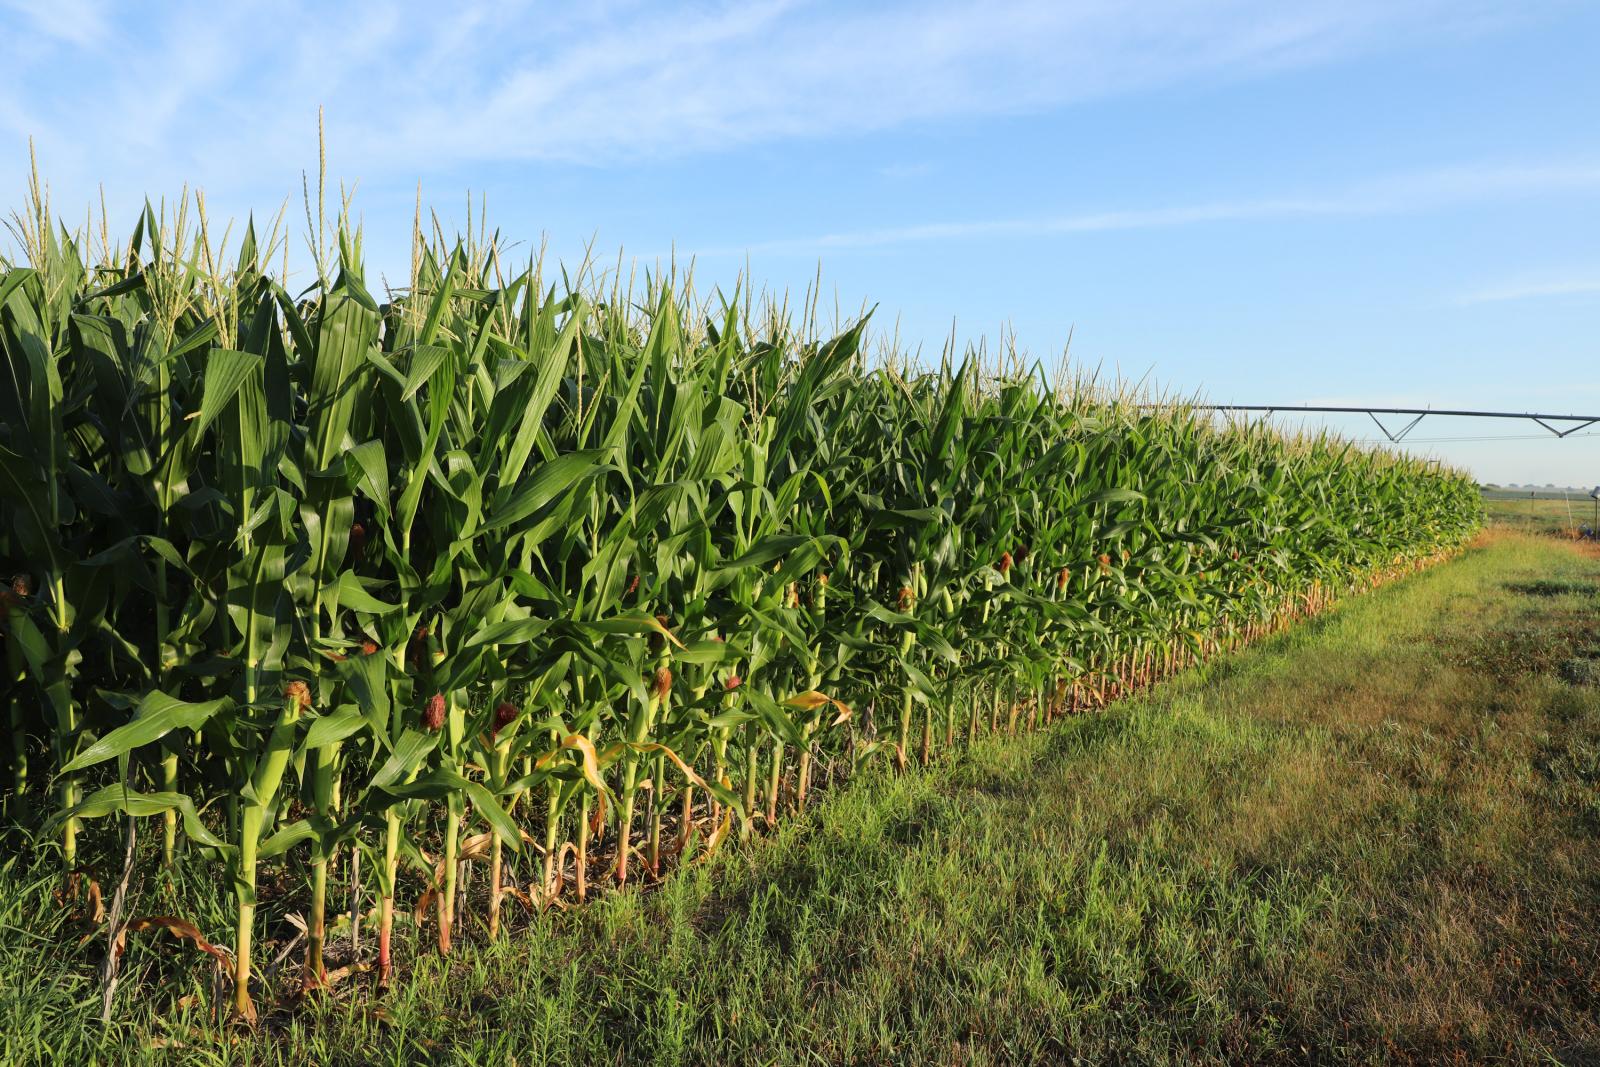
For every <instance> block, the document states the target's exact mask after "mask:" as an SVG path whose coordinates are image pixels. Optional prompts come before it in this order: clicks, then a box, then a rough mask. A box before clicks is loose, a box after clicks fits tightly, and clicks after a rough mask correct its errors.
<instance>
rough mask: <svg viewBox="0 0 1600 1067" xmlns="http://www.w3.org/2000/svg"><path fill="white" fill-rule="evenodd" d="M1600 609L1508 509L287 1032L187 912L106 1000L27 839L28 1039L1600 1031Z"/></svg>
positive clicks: (1482, 1056)
mask: <svg viewBox="0 0 1600 1067" xmlns="http://www.w3.org/2000/svg"><path fill="white" fill-rule="evenodd" d="M1597 613H1600V557H1597V556H1596V555H1595V554H1593V553H1592V552H1586V551H1585V550H1584V549H1583V548H1582V547H1580V546H1576V545H1572V544H1566V543H1561V542H1558V541H1554V540H1550V539H1544V538H1533V537H1527V536H1523V535H1520V534H1517V533H1515V532H1508V531H1505V530H1500V531H1496V532H1494V533H1492V534H1490V535H1488V536H1487V537H1486V538H1485V539H1483V540H1482V541H1481V542H1480V543H1479V544H1477V545H1476V546H1475V547H1473V548H1472V549H1470V550H1469V551H1468V552H1467V553H1466V555H1465V556H1464V557H1463V558H1461V559H1460V560H1458V561H1455V562H1452V563H1449V564H1446V565H1444V566H1441V567H1438V568H1435V569H1434V570H1432V571H1430V572H1428V573H1426V574H1423V575H1421V576H1418V577H1416V578H1413V579H1410V580H1408V581H1406V582H1403V583H1400V584H1398V585H1395V586H1391V587H1389V588H1387V589H1384V590H1382V591H1380V592H1379V593H1377V594H1375V595H1373V596H1370V597H1367V598H1364V599H1362V600H1359V601H1355V602H1352V603H1350V604H1348V605H1346V606H1345V607H1344V608H1342V609H1340V610H1338V611H1336V612H1334V613H1332V614H1331V615H1329V616H1326V617H1324V618H1323V619H1321V620H1319V621H1317V622H1316V623H1313V624H1311V625H1308V626H1305V627H1302V628H1301V629H1300V630H1298V631H1296V632H1295V633H1293V634H1290V635H1287V636H1285V637H1282V638H1279V639H1276V640H1273V641H1270V642H1268V643H1266V644H1264V645H1263V646H1261V647H1258V648H1257V649H1254V650H1251V651H1248V652H1245V653H1242V654H1239V655H1237V656H1234V657H1231V658H1229V659H1227V660H1225V661H1222V662H1220V663H1218V664H1216V665H1214V666H1213V667H1211V668H1209V669H1208V670H1207V671H1204V672H1195V673H1192V674H1190V675H1188V676H1186V677H1184V678H1182V679H1180V680H1178V681H1177V682H1175V683H1172V684H1169V685H1166V686H1163V687H1162V688H1160V689H1159V690H1157V691H1155V692H1153V693H1150V694H1147V695H1146V696H1144V697H1141V698H1139V699H1135V700H1132V701H1128V702H1126V703H1124V704H1122V705H1119V706H1117V707H1115V708H1114V709H1113V710H1111V711H1110V712H1108V713H1105V714H1101V715H1098V716H1093V717H1083V718H1078V719H1074V720H1071V721H1068V722H1066V723H1063V724H1060V725H1058V726H1056V727H1054V728H1052V729H1050V730H1048V731H1046V732H1044V733H1042V734H1040V735H1036V736H1033V737H1030V738H1026V739H1021V740H1018V741H1014V742H1009V743H1006V742H983V743H980V745H979V746H978V747H977V748H976V749H975V750H973V752H971V753H970V754H969V755H968V756H966V757H965V758H963V759H962V760H960V761H958V762H954V763H946V764H943V765H940V766H937V767H935V768H934V769H932V770H931V771H928V772H925V773H914V774H911V775H907V776H903V777H894V776H891V775H888V774H881V775H864V776H862V777H860V778H858V779H857V780H856V781H854V782H853V783H852V784H851V785H850V787H849V788H848V789H842V790H839V791H837V792H835V793H834V794H833V795H831V796H829V797H828V798H827V800H826V801H825V802H824V803H823V804H821V805H820V806H819V807H818V808H817V809H816V810H815V811H814V812H813V813H812V814H811V815H809V816H808V817H806V818H805V819H801V820H795V821H792V822H791V823H789V824H787V825H785V826H783V827H782V828H781V829H780V830H779V831H778V832H777V833H775V834H774V835H773V836H772V837H770V838H768V839H766V840H764V841H761V842H759V843H757V844H756V845H755V846H753V847H751V848H749V849H745V850H734V851H730V852H728V853H725V854H724V855H723V856H722V857H721V858H719V859H718V860H717V861H715V862H714V863H713V864H711V865H710V866H707V867H697V868H692V869H689V870H687V871H683V872H680V873H678V874H676V875H674V876H672V877H671V878H670V879H668V881H667V882H666V883H665V884H664V885H663V886H662V887H661V888H659V889H658V890H655V891H650V892H642V893H641V892H637V891H629V892H627V893H623V894H617V895H613V896H610V897H607V898H605V899H603V900H601V901H599V902H597V903H594V904H591V905H590V906H588V907H585V908H582V909H576V910H572V911H568V912H563V913H557V914H552V915H550V916H547V917H544V918H542V919H536V920H534V921H533V922H532V924H531V925H529V926H528V927H527V928H525V929H519V930H517V931H515V932H514V934H513V936H512V937H510V938H509V939H508V940H505V941H502V942H501V943H499V944H497V945H494V946H471V945H469V946H467V951H464V952H462V953H461V954H460V955H459V956H458V957H457V958H455V959H452V960H450V961H448V962H445V961H442V960H439V959H437V958H435V957H431V956H426V955H424V956H422V957H421V958H419V959H418V961H417V962H416V964H415V965H414V966H412V967H406V968H402V969H401V973H402V974H405V975H407V976H408V977H407V978H406V979H405V982H404V984H403V985H402V986H400V987H399V988H396V989H395V990H393V991H391V992H390V993H389V994H388V995H386V996H384V997H373V996H371V995H369V994H368V993H366V992H365V991H358V988H357V987H356V986H355V985H354V984H352V985H351V986H349V987H342V988H341V990H340V992H339V994H338V995H337V996H335V997H333V998H329V999H326V1000H322V1001H318V1002H313V1003H310V1004H307V1005H303V1006H302V1007H301V1008H300V1009H299V1010H298V1011H296V1012H293V1013H289V1012H280V1013H278V1014H276V1015H273V1016H271V1017H269V1019H268V1021H267V1023H266V1024H265V1025H264V1027H263V1028H262V1029H261V1030H259V1031H256V1032H253V1033H251V1032H244V1031H228V1030H226V1029H215V1028H212V1027H211V1026H210V1024H209V1023H208V1022H207V1021H206V1015H205V1011H204V1008H203V1006H202V1005H198V1004H197V1005H195V1006H192V1007H188V1008H182V1007H178V1006H177V1005H176V1003H175V1002H176V1000H177V997H178V995H179V994H181V993H184V992H187V991H190V990H191V989H200V988H203V987H204V985H205V982H204V968H203V967H202V966H201V965H199V964H197V963H195V962H194V961H195V960H196V959H198V956H197V955H196V954H195V953H193V952H192V951H190V950H188V949H186V948H184V947H179V946H177V945H176V943H175V942H170V941H160V942H157V941H153V940H142V941H139V942H138V943H136V944H135V945H134V946H133V948H132V949H131V950H130V955H129V968H130V980H129V981H130V984H129V985H128V986H126V987H124V990H123V992H122V994H121V996H120V999H119V1001H118V1013H117V1014H118V1020H119V1021H118V1022H117V1023H116V1024H115V1025H114V1026H113V1028H112V1029H110V1030H109V1031H102V1030H101V1029H100V1028H99V1027H98V1026H96V1025H94V1024H93V1023H91V1022H90V1021H89V1020H90V1019H91V1018H92V1017H93V1015H94V1014H95V1012H96V1011H97V1009H98V996H97V994H96V993H95V990H94V985H93V981H92V967H93V961H94V959H95V958H96V954H97V951H98V950H97V948H96V947H94V946H89V947H85V948H82V949H78V950H73V951H68V952H65V953H61V952H60V951H59V950H58V949H57V948H56V945H57V944H58V943H59V940H60V938H61V937H62V936H63V934H64V933H66V932H67V929H68V928H67V922H66V920H62V919H56V920H52V919H42V918H41V916H48V915H59V914H61V911H60V909H59V907H58V906H57V905H55V904H53V903H52V902H50V900H49V886H48V882H49V879H48V878H46V877H44V876H40V877H39V878H36V879H32V880H30V878H29V876H27V875H25V874H22V873H19V872H18V871H17V870H16V869H15V868H14V867H13V868H7V869H6V871H5V873H4V874H3V875H0V1061H3V1062H6V1063H25V1062H29V1061H30V1060H50V1061H57V1062H74V1063H78V1062H85V1063H86V1062H93V1061H96V1060H98V1061H99V1062H149V1063H173V1062H193V1063H220V1062H270V1063H291V1062H293V1063H301V1062H316V1063H368V1062H380V1063H383V1062H393V1063H413V1062H419V1061H423V1062H426V1061H437V1062H447V1063H481V1064H495V1065H499V1064H540V1063H545V1062H555V1063H564V1062H574V1063H576V1062H591V1063H629V1064H631V1063H660V1064H674V1063H699V1062H706V1063H779V1064H789V1063H795V1064H800V1063H863V1064H876V1063H882V1064H899V1063H950V1064H967V1063H977V1064H983V1063H1036V1062H1050V1063H1067V1062H1072V1058H1073V1057H1075V1056H1076V1057H1081V1059H1082V1060H1083V1061H1084V1062H1090V1063H1094V1062H1106V1061H1123V1062H1141V1063H1143V1062H1153V1063H1160V1062H1192V1061H1195V1060H1199V1061H1211V1062H1218V1061H1230V1062H1271V1061H1292V1062H1296V1063H1300V1062H1307V1061H1311V1062H1340V1063H1343V1062H1404V1061H1408V1060H1410V1061H1415V1062H1426V1063H1435V1062H1447V1061H1450V1060H1452V1059H1456V1060H1460V1061H1462V1062H1484V1061H1495V1062H1552V1061H1559V1062H1572V1063H1580V1062H1594V1061H1595V1060H1596V1059H1597V1058H1600V974H1597V972H1596V969H1595V966H1594V962H1595V960H1596V959H1600V930H1597V924H1596V922H1595V920H1594V917H1595V915H1596V914H1597V909H1600V685H1597V684H1596V681H1595V675H1594V674H1593V673H1589V674H1584V673H1583V672H1582V671H1580V670H1578V669H1577V668H1576V667H1574V664H1590V665H1592V664H1594V663H1596V662H1600V659H1597V657H1600V634H1597V633H1596V629H1595V619H1596V618H1597V617H1600V615H1597ZM194 891H195V890H194V888H193V887H185V888H184V893H185V894H192V893H193V892H194ZM224 891H225V890H224V889H223V888H222V887H218V888H217V889H215V890H214V892H215V893H217V894H221V893H222V892H224ZM107 892H108V893H109V888H108V890H107ZM146 892H147V893H149V894H151V895H154V894H157V893H158V892H159V890H157V889H155V888H150V889H147V890H146ZM222 906H223V905H222V904H221V903H220V902H219V904H218V907H219V908H220V907H222ZM53 924H56V925H53ZM58 927H59V928H58ZM412 937H413V935H412V934H411V933H410V932H406V933H405V934H404V935H403V936H402V938H401V939H402V940H410V939H411V938H412ZM47 960H48V961H49V962H48V963H47V962H45V961H47ZM58 961H59V962H58ZM153 1041H157V1042H158V1043H159V1042H167V1043H170V1042H182V1043H183V1045H184V1048H182V1049H174V1048H172V1047H167V1048H160V1049H158V1048H154V1047H152V1042H153Z"/></svg>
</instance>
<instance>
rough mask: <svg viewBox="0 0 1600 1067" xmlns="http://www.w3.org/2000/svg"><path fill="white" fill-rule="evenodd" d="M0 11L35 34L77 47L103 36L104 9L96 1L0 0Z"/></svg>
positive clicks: (93, 41) (88, 44)
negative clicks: (7, 13) (5, 12)
mask: <svg viewBox="0 0 1600 1067" xmlns="http://www.w3.org/2000/svg"><path fill="white" fill-rule="evenodd" d="M0 10H4V11H7V12H9V13H10V14H11V15H13V16H14V17H16V18H18V19H20V20H21V22H22V24H23V26H25V27H26V28H28V29H29V30H31V31H32V32H34V33H36V34H42V35H44V36H45V37H47V38H52V39H55V40H59V41H65V42H67V43H68V44H71V45H75V46H77V47H79V48H91V47H93V46H95V45H97V44H99V43H100V41H101V40H102V38H103V37H104V36H105V31H106V24H107V23H106V12H105V7H104V5H103V4H101V3H99V2H98V0H0ZM13 43H14V44H17V43H23V42H18V41H14V42H13Z"/></svg>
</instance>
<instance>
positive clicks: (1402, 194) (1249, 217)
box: [701, 163, 1600, 299]
mask: <svg viewBox="0 0 1600 1067" xmlns="http://www.w3.org/2000/svg"><path fill="white" fill-rule="evenodd" d="M1571 193H1578V194H1586V195H1587V194H1600V163H1574V164H1553V165H1547V166H1538V167H1530V166H1512V167H1507V166H1495V165H1479V166H1467V167H1454V168H1449V169H1444V170H1431V171H1421V172H1417V173H1412V174H1402V175H1394V176H1390V177H1385V178H1380V179H1376V180H1372V181H1366V182H1362V183H1358V184H1353V185H1349V186H1346V187H1344V188H1340V189H1334V190H1328V191H1323V192H1319V193H1314V194H1309V195H1295V196H1270V197H1261V198H1255V199H1242V200H1222V201H1214V202H1210V203H1200V204H1184V205H1175V206H1167V207H1151V208H1131V209H1114V210H1099V211H1084V212H1076V213H1069V214H1056V215H1037V216H1030V217H1023V218H1005V219H978V220H966V221H947V222H926V223H918V224H914V225H907V226H890V227H881V228H874V229H865V230H853V231H844V232H836V233H824V234H815V235H810V236H800V237H786V238H777V239H772V240H766V241H757V242H754V243H752V244H750V245H741V246H737V247H727V248H712V249H705V250H703V251H702V252H701V254H702V255H724V254H740V255H742V254H744V253H746V252H774V253H802V254H811V253H814V252H822V251H827V250H830V249H848V248H869V247H878V246H886V245H902V244H913V243H919V242H930V241H950V240H973V239H984V238H1000V237H1045V236H1051V235H1059V234H1072V233H1097V232H1106V231H1117V230H1151V229H1162V228H1168V227H1174V226H1195V225H1201V224H1205V223H1218V222H1261V221H1277V220H1289V219H1315V218H1329V217H1339V216H1364V215H1388V214H1401V213H1408V212H1417V211H1428V210H1436V209H1442V208H1449V207H1455V206H1460V205H1463V204H1473V203H1481V202H1485V201H1493V200H1505V199H1517V198H1521V197H1531V196H1549V195H1561V194H1571ZM1577 284H1583V283H1577ZM1552 291H1555V290H1552ZM1567 291H1574V292H1581V291H1586V290H1584V289H1574V290H1567ZM1521 295H1535V293H1533V292H1527V293H1523V294H1521ZM1484 299H1510V297H1485V298H1484Z"/></svg>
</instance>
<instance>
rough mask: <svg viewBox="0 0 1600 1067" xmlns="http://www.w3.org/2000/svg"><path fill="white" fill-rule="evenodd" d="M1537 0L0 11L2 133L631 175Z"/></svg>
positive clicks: (150, 168)
mask: <svg viewBox="0 0 1600 1067" xmlns="http://www.w3.org/2000/svg"><path fill="white" fill-rule="evenodd" d="M1558 3H1559V0H1522V2H1518V3H1513V2H1511V0H1299V2H1295V3H1290V4H1285V3H1282V2H1281V0H1144V2H1142V3H1139V4H1127V3H1125V2H1122V0H1077V2H1071V3H1069V2H1065V0H987V2H978V0H889V2H887V3H878V4H859V3H855V2H846V0H744V2H735V0H677V2H670V3H659V2H646V0H604V2H600V3H594V4H587V5H568V6H566V7H563V8H554V7H551V6H550V5H542V4H541V5H535V4H533V3H531V2H528V0H507V2H502V3H493V4H491V3H477V2H469V3H465V4H451V5H444V4H436V3H431V2H428V3H424V2H421V0H418V2H414V3H408V4H401V5H391V6H385V7H377V6H372V5H342V4H325V3H314V2H311V0H299V2H287V0H280V2H267V0H263V2H257V3H245V4H225V5H217V4H210V5H203V6H202V5H200V4H197V3H174V4H171V5H164V6H162V7H160V8H149V7H145V6H142V5H137V6H136V5H125V6H110V7H104V8H102V7H101V6H99V5H98V4H96V3H95V2H94V0H0V4H3V5H4V6H0V42H3V43H0V95H4V96H5V97H7V98H8V99H9V101H10V106H8V107H6V108H4V109H0V137H4V138H8V139H11V140H12V141H13V142H15V141H17V140H19V139H20V138H22V137H25V136H27V135H30V134H31V135H34V136H37V137H39V139H40V142H41V149H42V150H43V154H44V155H45V156H46V158H48V159H50V160H52V161H57V160H64V161H65V162H64V163H63V164H61V165H64V166H66V167H68V168H71V167H73V166H76V165H78V164H79V163H81V164H82V165H83V166H84V168H85V169H90V165H91V164H93V168H92V169H94V170H95V171H97V173H95V174H93V175H92V177H93V178H96V179H97V178H99V177H102V176H104V175H105V174H107V173H118V174H120V175H122V176H123V178H124V180H126V179H127V178H129V177H131V178H133V179H135V180H141V181H143V182H144V183H146V187H149V185H152V184H156V183H158V182H161V181H163V180H165V179H167V178H169V177H172V176H175V175H178V174H181V175H182V177H184V178H188V179H191V180H194V179H198V180H201V181H206V182H207V184H208V185H213V186H214V185H216V184H217V183H216V182H215V181H211V180H210V179H212V178H220V177H224V176H235V179H236V176H237V175H238V174H239V173H240V172H249V173H254V174H259V175H261V178H262V183H263V185H265V186H266V187H272V188H277V189H280V190H281V189H282V185H281V184H279V182H280V176H281V175H283V174H284V173H286V172H287V173H289V174H291V175H292V174H294V173H295V172H296V171H297V170H298V167H299V165H300V164H302V163H303V162H304V161H305V160H306V158H307V155H308V152H307V146H308V143H314V142H312V141H311V138H310V136H309V131H310V130H311V128H312V121H313V116H314V115H315V113H316V108H317V106H318V105H320V104H327V105H328V107H329V111H328V124H329V140H330V143H332V144H333V145H335V146H336V147H337V148H338V150H339V152H340V155H341V158H343V159H347V160H355V161H358V163H359V166H360V168H361V170H362V171H363V176H364V177H366V178H369V179H370V178H372V177H375V176H382V175H387V174H388V173H390V172H391V171H394V170H403V171H404V172H405V173H406V174H407V175H408V176H409V177H413V178H414V177H415V176H417V175H418V174H419V172H421V173H422V174H424V175H425V174H428V173H440V172H448V171H449V170H450V169H451V168H454V167H458V166H461V165H465V164H471V163H479V162H494V161H521V160H560V161H569V162H573V161H575V162H580V163H596V162H599V163H605V162H616V161H639V160H649V159H655V158H660V157H663V156H673V155H681V154H685V153H701V152H708V151H710V152H714V151H725V150H730V149H735V148H739V147H741V146H746V145H751V144H756V143H762V142H774V141H782V140H785V139H791V138H797V137H816V136H828V135H840V134H845V135H849V134H861V133H868V132H872V131H877V130H884V129H888V128H893V127H898V126H903V125H906V124H916V123H925V122H932V121H937V120H944V119H950V118H962V117H966V118H971V117H982V116H990V115H1000V114H1014V113H1022V112H1029V111H1036V110H1040V109H1045V108H1053V107H1059V106H1062V105H1068V104H1072V103H1074V102H1077V101H1084V100H1089V99H1093V98H1097V97H1104V96H1107V95H1112V94H1119V93H1129V92H1143V91H1150V90H1154V89H1161V88H1164V87H1170V86H1175V85H1182V84H1189V83H1194V82H1207V81H1217V80H1223V79H1239V78H1249V77H1255V76H1260V75H1263V74H1266V73H1270V72H1274V71H1279V70H1283V69H1286V68H1292V67H1300V66H1305V65H1308V64H1316V63H1323V62H1328V61H1332V60H1337V59H1340V58H1344V57H1349V56H1352V55H1359V54H1363V53H1366V52H1371V51H1374V50H1379V49H1384V48H1390V47H1402V46H1405V45H1407V44H1409V43H1415V42H1424V43H1426V42H1431V41H1435V40H1437V39H1439V38H1440V37H1443V36H1449V35H1452V34H1461V33H1472V32H1477V31H1479V30H1481V29H1482V28H1483V27H1484V26H1485V25H1486V24H1494V23H1497V22H1499V21H1503V20H1506V19H1516V18H1526V17H1531V16H1532V15H1534V14H1537V13H1539V12H1540V11H1542V10H1543V9H1545V8H1547V7H1550V6H1552V5H1558ZM44 39H49V40H51V41H54V42H56V43H57V44H62V43H63V42H64V43H65V45H66V46H69V47H68V49H67V50H68V51H69V52H72V51H73V50H74V49H75V50H76V54H68V55H66V56H63V55H60V54H57V53H58V52H59V49H40V48H36V47H34V46H35V45H36V44H38V43H39V42H40V41H41V40H44ZM107 41H114V47H113V46H112V45H111V44H108V43H105V42H107ZM64 61H65V62H67V63H70V64H71V69H72V71H73V74H72V77H70V78H62V77H60V76H59V73H60V70H61V68H62V64H63V62H64ZM12 156H14V153H11V152H9V151H8V152H6V153H0V180H7V179H9V178H11V177H12V175H11V174H10V173H9V170H10V168H9V166H8V164H9V162H10V157H12ZM56 165H57V164H56V163H55V162H52V170H55V168H56Z"/></svg>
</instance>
